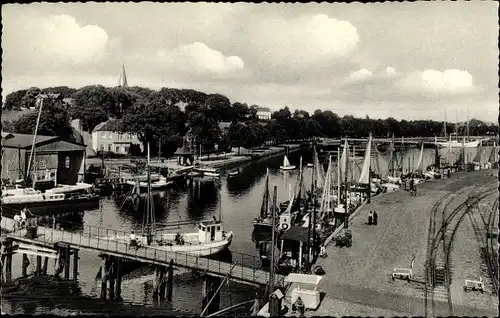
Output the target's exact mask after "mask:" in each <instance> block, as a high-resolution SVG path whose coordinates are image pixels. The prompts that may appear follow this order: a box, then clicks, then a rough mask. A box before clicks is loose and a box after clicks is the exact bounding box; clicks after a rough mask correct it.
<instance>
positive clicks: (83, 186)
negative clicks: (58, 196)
mask: <svg viewBox="0 0 500 318" xmlns="http://www.w3.org/2000/svg"><path fill="white" fill-rule="evenodd" d="M93 188H94V185H93V184H90V183H84V182H78V183H77V184H75V185H69V184H58V185H57V186H56V187H55V188H52V189H48V190H45V193H76V192H86V193H91V192H92V189H93Z"/></svg>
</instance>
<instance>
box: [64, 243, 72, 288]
mask: <svg viewBox="0 0 500 318" xmlns="http://www.w3.org/2000/svg"><path fill="white" fill-rule="evenodd" d="M70 256H71V255H70V249H69V245H67V246H65V248H64V280H69V264H70Z"/></svg>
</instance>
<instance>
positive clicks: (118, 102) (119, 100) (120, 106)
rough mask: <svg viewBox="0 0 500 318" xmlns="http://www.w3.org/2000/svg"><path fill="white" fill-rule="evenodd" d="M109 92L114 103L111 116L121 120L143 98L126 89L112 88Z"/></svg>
mask: <svg viewBox="0 0 500 318" xmlns="http://www.w3.org/2000/svg"><path fill="white" fill-rule="evenodd" d="M108 92H109V93H110V95H111V96H112V97H113V101H114V104H113V107H112V108H111V114H112V115H113V116H114V117H117V118H121V117H122V116H123V114H124V113H125V111H127V109H129V108H130V107H132V105H134V103H135V101H136V100H137V99H138V98H141V97H140V96H139V95H138V94H137V93H135V92H133V91H130V90H128V89H127V88H124V87H111V88H108ZM152 96H154V95H152Z"/></svg>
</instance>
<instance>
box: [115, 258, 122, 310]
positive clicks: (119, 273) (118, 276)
mask: <svg viewBox="0 0 500 318" xmlns="http://www.w3.org/2000/svg"><path fill="white" fill-rule="evenodd" d="M115 266H116V270H115V273H116V283H115V300H117V301H121V300H122V272H123V270H122V259H121V258H119V257H117V258H116V262H115Z"/></svg>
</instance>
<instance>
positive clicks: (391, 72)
mask: <svg viewBox="0 0 500 318" xmlns="http://www.w3.org/2000/svg"><path fill="white" fill-rule="evenodd" d="M385 75H387V76H392V75H396V69H395V68H394V67H390V66H387V68H386V69H385Z"/></svg>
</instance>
